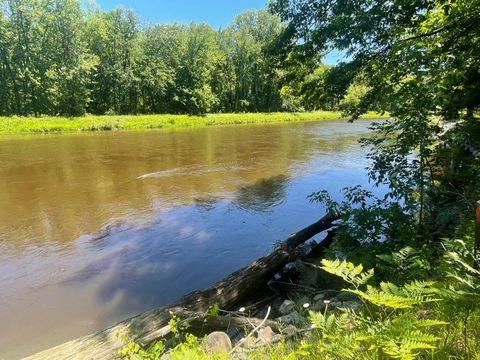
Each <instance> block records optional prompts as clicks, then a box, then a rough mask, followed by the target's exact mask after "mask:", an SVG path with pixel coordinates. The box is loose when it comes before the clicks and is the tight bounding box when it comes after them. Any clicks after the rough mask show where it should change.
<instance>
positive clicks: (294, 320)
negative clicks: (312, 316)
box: [278, 311, 303, 325]
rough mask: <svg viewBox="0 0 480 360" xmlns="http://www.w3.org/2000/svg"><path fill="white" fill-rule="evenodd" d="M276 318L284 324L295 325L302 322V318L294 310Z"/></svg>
mask: <svg viewBox="0 0 480 360" xmlns="http://www.w3.org/2000/svg"><path fill="white" fill-rule="evenodd" d="M278 320H279V321H281V322H282V323H284V324H287V325H296V324H300V323H302V322H303V318H302V317H301V316H300V314H299V313H298V312H296V311H292V312H291V313H290V314H288V315H284V316H282V317H279V318H278Z"/></svg>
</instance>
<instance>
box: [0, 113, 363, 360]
mask: <svg viewBox="0 0 480 360" xmlns="http://www.w3.org/2000/svg"><path fill="white" fill-rule="evenodd" d="M369 123H370V121H359V122H356V123H353V124H350V123H346V122H344V121H327V122H318V123H296V124H282V125H265V126H233V127H217V128H206V129H195V130H185V131H183V130H182V131H176V132H159V131H145V132H143V131H142V132H112V133H89V134H80V135H50V136H40V135H39V136H34V137H25V138H0V359H1V358H5V359H10V358H13V359H15V358H18V357H20V356H24V355H28V354H31V353H33V352H36V351H39V350H42V349H45V348H47V347H50V346H53V345H56V344H59V343H61V342H63V341H66V340H69V339H72V338H75V337H78V336H82V335H86V334H88V333H91V332H94V331H97V330H99V329H102V328H104V327H106V326H109V325H111V324H114V323H115V322H117V321H120V320H123V319H125V318H127V317H129V316H132V315H135V314H138V313H140V312H143V311H145V310H149V309H152V308H154V307H157V306H160V305H163V304H166V303H168V302H170V301H172V300H174V299H176V298H178V297H180V296H181V295H184V294H186V293H187V292H190V291H192V290H196V289H200V288H203V287H206V286H208V285H210V284H212V283H213V282H215V281H217V280H219V279H221V278H222V277H224V276H225V275H227V274H228V273H230V272H232V271H234V270H237V269H238V268H240V267H242V266H245V265H247V264H248V263H249V262H251V261H252V260H254V259H256V258H258V257H260V256H263V255H265V254H266V253H267V252H269V251H270V250H271V248H272V246H273V244H274V243H275V242H277V241H280V240H282V239H284V238H286V237H287V236H288V234H290V233H291V232H294V231H296V230H299V229H301V228H302V227H304V226H306V225H308V224H310V223H312V222H314V221H315V220H316V219H318V218H319V217H321V216H322V215H323V213H324V209H323V208H322V207H321V206H320V205H319V204H312V203H309V202H308V200H307V195H309V194H310V193H312V192H313V191H317V190H320V189H326V190H329V191H331V192H332V194H333V195H334V196H335V197H337V198H339V196H340V193H339V191H338V190H339V189H341V188H342V187H345V186H349V185H355V184H364V185H365V186H367V187H370V185H369V184H368V182H367V179H366V176H365V170H364V167H365V165H366V160H365V152H366V150H365V149H362V148H361V147H360V146H359V144H358V143H357V140H358V139H359V137H361V136H362V135H365V134H366V133H367V126H368V124H369Z"/></svg>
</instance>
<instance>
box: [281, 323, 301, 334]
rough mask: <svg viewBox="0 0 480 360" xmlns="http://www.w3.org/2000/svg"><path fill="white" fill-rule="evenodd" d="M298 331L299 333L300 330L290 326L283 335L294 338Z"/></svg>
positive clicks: (283, 331)
mask: <svg viewBox="0 0 480 360" xmlns="http://www.w3.org/2000/svg"><path fill="white" fill-rule="evenodd" d="M297 331H298V329H297V328H296V327H295V326H293V325H288V326H286V327H285V328H284V329H283V330H282V333H283V334H284V335H285V336H294V335H295V334H296V333H297Z"/></svg>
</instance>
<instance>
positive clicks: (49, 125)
mask: <svg viewBox="0 0 480 360" xmlns="http://www.w3.org/2000/svg"><path fill="white" fill-rule="evenodd" d="M362 117H363V118H366V119H379V118H386V117H387V115H380V114H378V113H375V112H368V113H366V114H365V115H363V116H362ZM342 118H343V117H342V114H341V112H335V111H316V112H306V113H243V114H208V115H204V116H189V115H170V114H161V115H101V116H92V115H88V116H84V117H75V118H67V117H0V134H23V133H25V134H28V133H38V134H41V133H64V132H84V131H113V130H140V129H175V128H192V127H206V126H219V125H242V124H268V123H282V122H300V121H322V120H339V119H342Z"/></svg>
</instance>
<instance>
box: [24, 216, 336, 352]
mask: <svg viewBox="0 0 480 360" xmlns="http://www.w3.org/2000/svg"><path fill="white" fill-rule="evenodd" d="M337 219H338V216H337V215H326V216H324V217H323V218H321V219H320V220H318V221H317V222H316V223H314V224H312V225H310V226H308V227H306V228H304V229H303V230H300V231H299V232H297V233H294V234H292V235H290V236H289V237H288V239H286V240H285V241H283V242H282V243H280V244H279V245H278V246H277V247H276V248H275V249H274V250H273V251H272V252H271V253H270V254H268V255H267V256H264V257H262V258H260V259H258V260H256V261H254V262H252V263H251V264H250V265H248V266H246V267H244V268H242V269H240V270H238V271H236V272H234V273H232V274H230V275H229V276H227V277H226V278H224V279H223V280H220V281H219V282H217V283H216V284H214V285H212V286H211V287H209V288H207V289H205V290H202V291H195V292H192V293H190V294H188V295H186V296H184V297H182V298H181V299H179V300H177V301H176V302H174V303H172V304H170V305H167V306H164V307H162V308H159V309H156V310H152V311H149V312H146V313H143V314H141V315H138V316H136V317H134V318H131V319H128V320H125V321H122V322H120V323H118V324H116V325H114V326H112V327H110V328H108V329H106V330H103V331H100V332H98V333H96V334H92V335H88V336H85V337H82V338H78V339H75V340H72V341H69V342H66V343H64V344H62V345H59V346H56V347H54V348H51V349H48V350H45V351H42V352H40V353H37V354H35V355H32V356H31V357H28V358H27V359H30V360H34V359H35V360H41V359H42V360H50V359H82V360H83V359H109V358H112V357H113V356H114V355H115V353H116V351H117V350H118V349H119V348H120V347H121V346H122V345H123V344H122V341H121V340H120V337H121V335H124V334H127V333H131V334H135V335H137V336H138V338H139V340H140V341H141V342H152V341H154V340H157V339H159V338H161V337H162V336H164V335H166V334H167V333H168V332H169V328H168V322H169V320H170V318H171V316H170V311H173V312H174V313H175V312H177V313H181V312H184V311H193V312H205V311H206V310H207V309H208V307H209V306H211V305H213V304H217V305H218V306H219V307H220V308H223V309H228V308H231V307H232V306H233V305H235V304H238V303H239V302H240V301H241V300H243V299H245V298H247V297H249V296H250V295H251V294H253V293H254V292H255V291H257V290H258V289H260V288H261V287H263V286H265V284H266V283H267V282H268V281H269V280H270V279H271V278H272V276H273V275H274V274H275V273H276V272H278V271H279V270H281V269H282V268H283V266H284V265H285V264H286V263H288V262H289V261H292V260H293V259H295V258H296V256H297V255H296V251H295V248H296V247H297V246H298V245H301V244H302V243H304V242H305V241H307V240H309V239H310V238H311V237H312V236H314V235H316V234H318V233H320V232H322V231H324V230H327V229H329V228H330V227H332V224H333V222H334V221H335V220H337ZM192 320H193V319H192Z"/></svg>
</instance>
